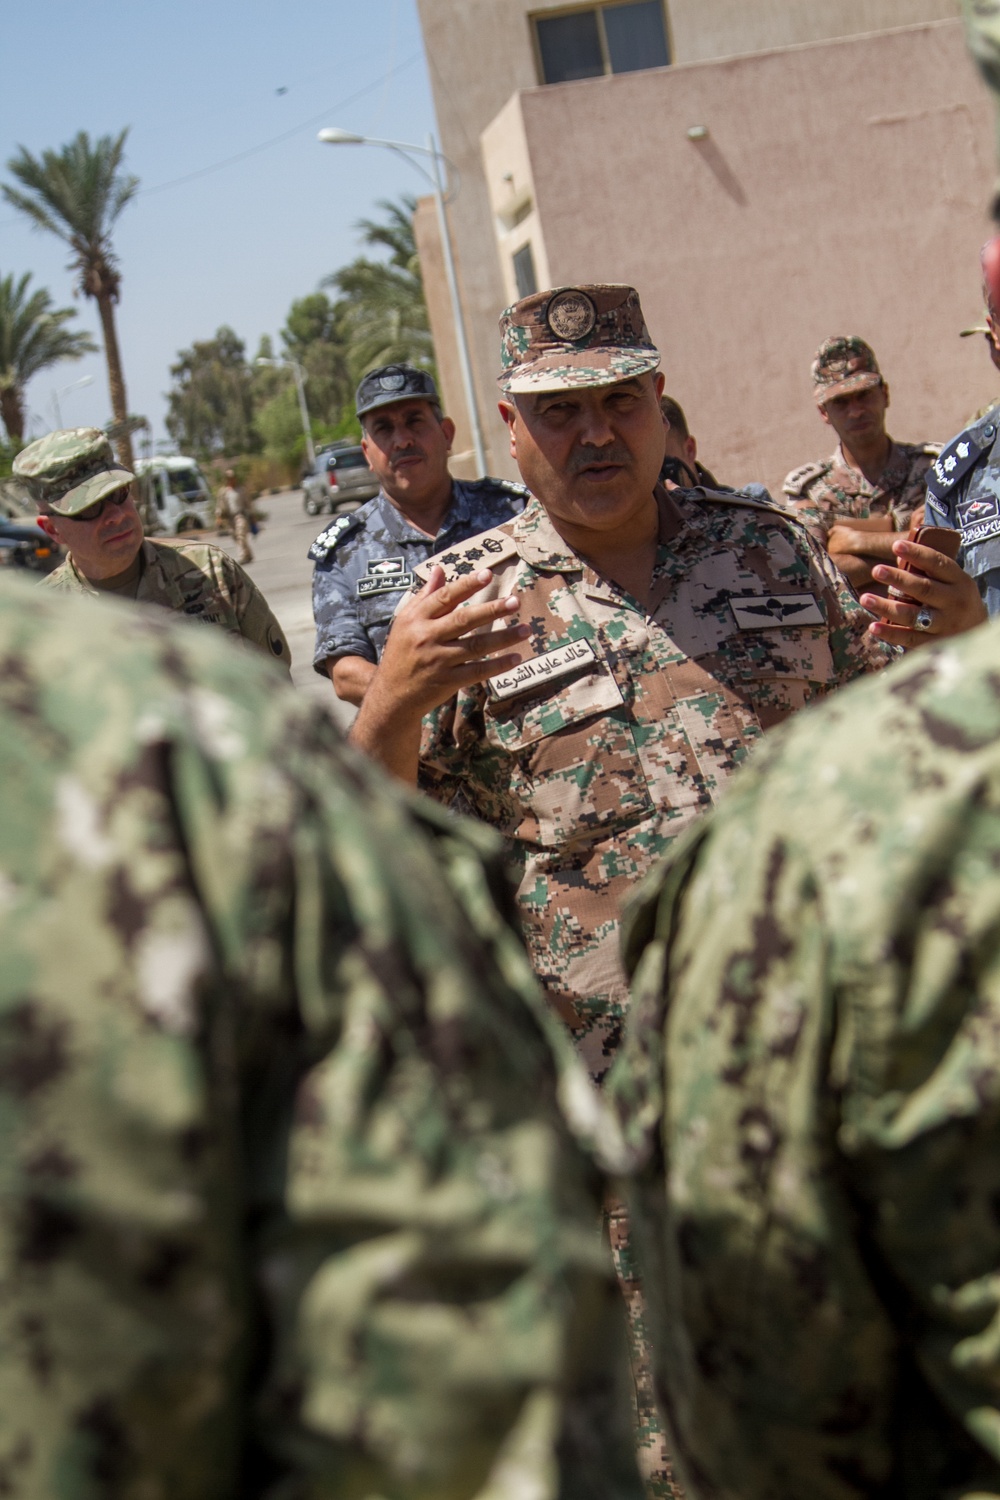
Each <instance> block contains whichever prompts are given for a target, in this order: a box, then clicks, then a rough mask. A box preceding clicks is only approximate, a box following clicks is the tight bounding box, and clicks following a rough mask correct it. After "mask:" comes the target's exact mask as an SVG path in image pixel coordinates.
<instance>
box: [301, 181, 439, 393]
mask: <svg viewBox="0 0 1000 1500" xmlns="http://www.w3.org/2000/svg"><path fill="white" fill-rule="evenodd" d="M378 206H379V208H381V209H384V210H385V212H386V215H387V220H386V221H385V222H383V223H376V222H374V221H373V220H371V219H362V220H361V222H360V223H359V224H358V225H357V228H358V229H360V230H361V232H362V238H363V240H364V242H365V244H366V245H377V246H380V247H382V248H383V249H386V250H388V251H389V259H388V262H386V261H377V260H369V259H367V258H366V257H365V256H359V258H358V259H357V260H355V261H353V262H352V263H351V264H350V265H349V266H344V267H343V268H342V269H341V270H339V271H335V272H334V273H333V275H332V276H328V277H326V278H325V280H324V281H323V282H322V283H321V285H323V286H332V287H335V288H336V289H337V291H338V292H339V293H340V296H341V300H340V301H338V303H337V305H336V312H337V313H338V315H339V317H340V319H341V322H342V328H343V333H344V336H345V338H346V342H347V357H348V363H349V365H350V367H351V372H352V376H353V379H354V381H355V382H357V381H358V380H360V378H361V376H362V375H364V374H366V373H367V371H368V370H373V369H376V368H377V367H378V366H379V365H389V364H404V363H405V364H415V365H420V366H423V367H424V368H425V369H433V366H434V341H433V339H432V337H431V332H430V323H429V321H428V318H427V304H426V302H425V301H424V284H423V281H422V279H421V276H420V257H419V256H418V254H417V244H416V239H415V237H414V233H413V215H414V213H415V212H416V207H417V204H416V199H414V198H410V197H403V198H401V199H400V201H399V202H398V203H391V202H389V201H388V200H386V199H382V200H381V201H380V203H379V205H378Z"/></svg>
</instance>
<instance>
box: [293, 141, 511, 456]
mask: <svg viewBox="0 0 1000 1500" xmlns="http://www.w3.org/2000/svg"><path fill="white" fill-rule="evenodd" d="M318 139H319V140H321V141H323V142H324V143H325V144H326V145H328V146H385V147H386V148H387V149H388V150H389V151H395V152H396V154H397V156H402V157H403V158H404V159H405V160H406V161H408V162H409V163H410V166H411V167H414V168H415V169H416V170H417V171H418V172H419V173H420V175H421V176H422V177H425V178H426V179H427V181H428V182H429V183H430V185H431V187H432V188H433V189H434V202H435V204H436V206H437V217H438V229H439V231H440V234H441V248H442V250H443V252H444V269H445V276H446V278H447V281H448V295H449V297H450V298H451V315H452V319H453V320H454V324H455V341H456V343H457V344H458V363H459V368H460V369H461V372H462V389H463V391H464V393H465V405H466V409H467V411H468V413H469V425H470V427H471V428H472V447H473V450H474V452H475V455H476V477H477V478H478V479H482V477H483V475H484V474H485V473H486V448H485V446H484V443H483V426H482V422H481V420H480V416H479V402H478V400H477V399H476V388H475V385H474V384H473V380H472V361H471V359H470V358H469V340H468V336H467V334H466V330H465V317H464V314H463V312H462V303H461V301H460V300H459V296H458V281H457V279H456V277H455V256H454V252H453V250H452V244H451V232H450V231H449V229H448V214H447V210H446V208H445V193H444V185H443V183H442V181H441V163H442V162H444V163H445V165H446V166H451V163H450V162H449V161H448V158H447V157H446V156H442V154H441V152H440V151H439V150H438V149H437V146H436V145H435V142H434V137H433V135H428V137H427V145H426V146H413V145H411V144H409V142H406V141H382V140H376V139H375V137H374V136H368V135H354V134H353V133H352V132H351V131H350V130H338V129H336V128H335V127H333V126H331V127H329V128H328V129H326V130H321V131H320V133H319V136H318ZM411 152H416V153H417V155H419V156H429V157H430V159H431V166H432V170H433V176H432V175H431V173H430V172H425V171H424V169H423V167H422V166H421V165H420V163H419V162H418V161H414V160H413V158H412V156H411V155H410V153H411Z"/></svg>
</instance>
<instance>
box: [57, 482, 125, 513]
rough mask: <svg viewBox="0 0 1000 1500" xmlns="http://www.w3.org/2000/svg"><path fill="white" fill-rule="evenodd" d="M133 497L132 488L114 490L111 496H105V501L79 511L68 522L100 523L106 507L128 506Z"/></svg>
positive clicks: (99, 501)
mask: <svg viewBox="0 0 1000 1500" xmlns="http://www.w3.org/2000/svg"><path fill="white" fill-rule="evenodd" d="M131 496H132V486H131V485H130V484H127V485H125V487H124V489H120V490H112V491H111V494H110V495H105V496H104V498H103V500H96V501H95V502H94V504H93V505H88V506H87V508H86V510H81V511H78V512H77V514H76V515H75V516H66V517H65V519H66V520H67V521H83V522H84V523H89V522H90V521H99V520H100V519H101V517H102V516H103V514H104V507H105V506H106V505H127V504H128V502H129V500H130V499H131Z"/></svg>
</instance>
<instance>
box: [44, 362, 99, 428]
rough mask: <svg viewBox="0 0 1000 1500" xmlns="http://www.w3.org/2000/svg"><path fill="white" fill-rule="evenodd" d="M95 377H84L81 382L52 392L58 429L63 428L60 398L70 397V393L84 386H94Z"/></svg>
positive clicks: (75, 381) (74, 382) (75, 382)
mask: <svg viewBox="0 0 1000 1500" xmlns="http://www.w3.org/2000/svg"><path fill="white" fill-rule="evenodd" d="M93 383H94V377H93V375H84V376H82V377H81V378H80V379H79V380H74V381H73V383H72V385H63V386H60V387H59V389H58V390H57V391H53V392H52V409H53V411H54V412H55V414H56V427H57V428H60V427H61V426H62V412H61V410H60V408H59V397H60V396H68V395H69V393H70V391H76V390H79V389H80V387H81V386H82V385H93Z"/></svg>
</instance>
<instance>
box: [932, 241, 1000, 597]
mask: <svg viewBox="0 0 1000 1500" xmlns="http://www.w3.org/2000/svg"><path fill="white" fill-rule="evenodd" d="M980 261H981V265H982V272H983V301H984V302H985V304H986V327H987V332H988V336H989V339H990V342H991V344H992V346H993V349H994V351H995V352H996V351H997V350H998V349H1000V325H998V323H997V315H998V310H1000V236H998V237H997V238H995V239H992V240H990V241H989V243H988V244H986V245H984V246H983V249H982V252H981V255H980ZM925 519H926V521H927V523H928V525H934V526H954V527H957V528H958V530H959V531H961V533H962V547H961V551H960V552H959V554H958V560H959V562H960V563H961V565H962V567H963V568H964V569H965V570H966V572H968V573H969V574H971V576H972V577H973V578H974V579H975V581H976V585H977V587H978V589H979V592H980V595H981V596H982V600H983V604H984V605H985V608H986V609H987V610H988V611H989V614H990V616H991V617H995V616H997V615H1000V406H996V405H994V406H992V407H989V408H988V409H987V410H986V412H985V413H984V414H983V415H982V416H981V417H979V418H978V419H977V420H976V421H974V422H972V423H971V424H970V426H968V427H966V428H965V430H964V431H963V432H960V433H959V434H958V437H956V438H952V440H951V442H950V443H949V444H948V445H947V447H946V448H945V449H944V450H943V451H942V453H941V456H940V458H939V459H938V460H937V462H936V463H935V464H934V466H933V468H932V469H931V471H930V473H929V474H928V476H927V506H926V510H925Z"/></svg>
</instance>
